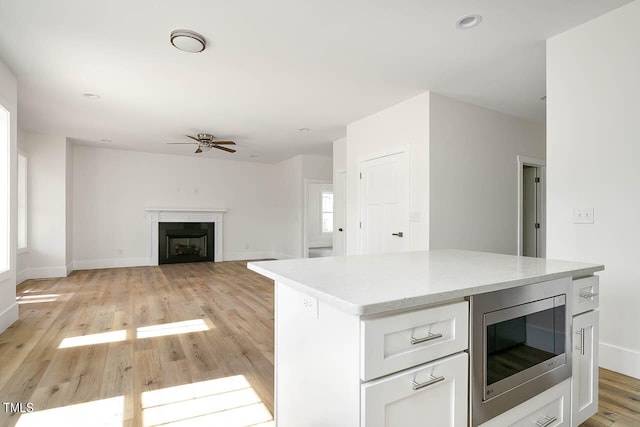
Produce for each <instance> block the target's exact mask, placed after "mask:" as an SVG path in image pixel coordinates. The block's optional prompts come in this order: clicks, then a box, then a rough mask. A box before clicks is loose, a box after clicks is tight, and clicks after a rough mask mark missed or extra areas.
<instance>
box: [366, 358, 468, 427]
mask: <svg viewBox="0 0 640 427" xmlns="http://www.w3.org/2000/svg"><path fill="white" fill-rule="evenodd" d="M467 363H468V355H467V353H458V354H456V355H454V356H450V357H447V358H444V359H440V360H438V361H437V362H434V363H427V364H425V365H421V366H419V367H417V368H413V369H410V370H408V371H403V372H400V373H398V374H395V375H390V376H387V377H384V378H381V379H379V380H375V381H369V382H367V383H365V384H363V385H362V425H363V426H366V427H419V426H420V427H422V426H427V425H429V426H438V427H465V426H467V409H466V407H467V405H468V403H467Z"/></svg>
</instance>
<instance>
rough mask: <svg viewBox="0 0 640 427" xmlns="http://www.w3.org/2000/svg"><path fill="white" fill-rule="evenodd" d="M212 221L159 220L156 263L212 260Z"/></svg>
mask: <svg viewBox="0 0 640 427" xmlns="http://www.w3.org/2000/svg"><path fill="white" fill-rule="evenodd" d="M214 237H215V236H214V223H213V222H159V223H158V264H174V263H181V262H207V261H209V262H212V261H214Z"/></svg>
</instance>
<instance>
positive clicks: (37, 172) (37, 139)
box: [20, 131, 71, 278]
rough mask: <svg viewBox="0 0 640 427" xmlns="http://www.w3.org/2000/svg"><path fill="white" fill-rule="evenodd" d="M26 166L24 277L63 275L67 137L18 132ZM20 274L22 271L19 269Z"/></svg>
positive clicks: (65, 268) (65, 263)
mask: <svg viewBox="0 0 640 427" xmlns="http://www.w3.org/2000/svg"><path fill="white" fill-rule="evenodd" d="M20 136H21V140H20V148H21V150H23V151H24V152H25V154H26V155H27V158H28V161H29V168H28V170H27V174H28V176H27V183H28V189H27V206H28V219H27V239H28V242H27V248H28V252H27V253H26V254H23V255H22V257H24V258H25V262H24V265H26V268H27V272H26V275H25V276H26V277H22V278H43V277H64V276H66V275H67V264H70V261H71V258H67V238H68V237H70V236H69V235H70V232H71V230H70V229H69V228H68V222H67V212H68V211H67V209H68V206H67V181H68V174H67V160H68V159H67V140H66V138H65V137H63V136H55V135H43V134H37V133H30V132H25V131H21V132H20ZM21 275H22V273H21Z"/></svg>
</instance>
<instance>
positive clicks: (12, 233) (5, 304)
mask: <svg viewBox="0 0 640 427" xmlns="http://www.w3.org/2000/svg"><path fill="white" fill-rule="evenodd" d="M0 104H2V105H3V106H4V108H6V109H7V110H8V111H9V114H10V126H11V129H10V143H9V158H10V164H9V175H10V177H9V182H10V186H9V207H10V224H9V248H10V251H9V259H10V263H9V271H8V272H7V273H3V274H2V276H0V332H2V331H4V330H5V329H7V327H9V326H10V325H11V324H12V323H13V322H15V321H16V320H17V319H18V304H17V303H16V245H17V243H16V238H17V228H18V223H17V220H16V213H17V209H18V208H17V196H16V191H17V160H18V154H17V153H18V151H17V134H18V120H17V117H18V84H17V81H16V78H15V76H14V75H13V73H12V72H11V70H9V68H8V67H7V66H6V65H5V64H4V62H2V60H1V59H0Z"/></svg>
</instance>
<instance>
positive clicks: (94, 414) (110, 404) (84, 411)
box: [16, 396, 124, 427]
mask: <svg viewBox="0 0 640 427" xmlns="http://www.w3.org/2000/svg"><path fill="white" fill-rule="evenodd" d="M123 414H124V396H118V397H112V398H110V399H101V400H94V401H92V402H86V403H78V404H76V405H68V406H61V407H59V408H53V409H45V410H42V411H39V410H38V408H37V407H35V408H34V411H33V412H30V413H25V414H22V415H21V416H20V419H19V420H18V422H17V423H16V427H42V426H92V427H107V426H122V422H123Z"/></svg>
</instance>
